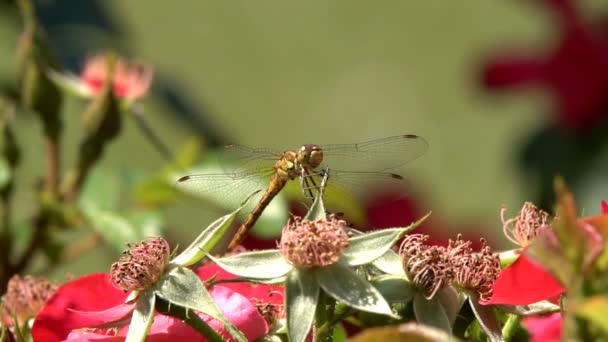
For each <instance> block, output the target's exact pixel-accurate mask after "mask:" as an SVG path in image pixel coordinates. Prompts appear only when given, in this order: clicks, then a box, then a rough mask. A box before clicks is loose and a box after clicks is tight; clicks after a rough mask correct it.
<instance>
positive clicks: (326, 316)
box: [314, 291, 336, 342]
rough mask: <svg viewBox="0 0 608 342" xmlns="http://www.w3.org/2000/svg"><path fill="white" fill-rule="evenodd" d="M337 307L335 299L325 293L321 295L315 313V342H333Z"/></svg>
mask: <svg viewBox="0 0 608 342" xmlns="http://www.w3.org/2000/svg"><path fill="white" fill-rule="evenodd" d="M335 307H336V301H335V299H333V298H331V297H330V296H328V295H327V294H326V293H325V292H323V291H321V293H319V302H318V303H317V311H316V312H315V327H314V341H315V342H331V341H333V335H334V325H335V323H332V322H333V318H334V310H335Z"/></svg>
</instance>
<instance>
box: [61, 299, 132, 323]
mask: <svg viewBox="0 0 608 342" xmlns="http://www.w3.org/2000/svg"><path fill="white" fill-rule="evenodd" d="M133 309H135V302H131V303H122V304H119V305H116V306H113V307H111V308H109V309H107V310H103V311H79V310H73V309H70V308H68V311H71V312H73V313H75V314H77V315H79V316H81V317H82V319H83V320H85V319H90V320H91V322H100V323H109V322H115V321H120V320H123V319H125V318H128V317H130V316H131V312H133ZM96 324H97V323H95V325H96ZM93 326H94V325H93ZM93 326H89V327H93Z"/></svg>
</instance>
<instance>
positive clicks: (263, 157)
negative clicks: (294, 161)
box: [219, 144, 280, 173]
mask: <svg viewBox="0 0 608 342" xmlns="http://www.w3.org/2000/svg"><path fill="white" fill-rule="evenodd" d="M221 152H222V153H221V154H220V156H219V162H220V165H221V167H222V168H223V169H224V171H226V172H228V173H230V172H234V171H235V170H236V172H251V171H252V170H257V169H265V168H270V167H272V165H274V163H276V161H277V160H278V159H279V155H280V152H277V151H275V150H273V149H271V148H257V147H248V146H243V145H238V144H230V145H226V147H225V149H224V150H223V151H221Z"/></svg>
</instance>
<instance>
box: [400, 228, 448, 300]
mask: <svg viewBox="0 0 608 342" xmlns="http://www.w3.org/2000/svg"><path fill="white" fill-rule="evenodd" d="M428 238H429V236H428V235H422V234H412V235H407V236H406V237H405V238H404V239H403V242H402V243H401V247H400V248H399V256H400V257H401V261H402V263H403V270H404V271H405V274H407V276H408V278H409V279H410V280H411V282H412V283H413V284H414V285H415V286H416V287H417V288H419V289H421V290H422V292H423V293H424V296H425V297H426V298H427V299H431V298H433V297H434V296H435V294H436V293H437V291H439V290H440V289H441V288H442V287H443V286H444V285H445V284H446V283H447V281H448V280H449V277H448V272H447V271H448V268H447V255H446V253H445V248H443V247H440V246H428V245H425V244H424V242H425V241H426V240H428Z"/></svg>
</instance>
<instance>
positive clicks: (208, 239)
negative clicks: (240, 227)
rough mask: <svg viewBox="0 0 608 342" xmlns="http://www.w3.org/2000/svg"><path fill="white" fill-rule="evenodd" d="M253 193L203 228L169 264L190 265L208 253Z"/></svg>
mask: <svg viewBox="0 0 608 342" xmlns="http://www.w3.org/2000/svg"><path fill="white" fill-rule="evenodd" d="M253 195H255V193H254V194H251V195H249V197H247V198H246V199H245V202H243V204H241V205H240V206H239V207H238V208H236V210H235V211H233V212H231V213H230V214H228V215H224V216H222V217H220V218H219V219H217V220H215V221H214V222H212V223H211V224H210V225H209V226H207V227H206V228H205V229H203V231H202V232H201V233H200V234H199V235H198V236H197V237H196V239H194V241H193V242H192V243H191V244H190V246H188V247H186V249H184V251H183V252H182V253H180V254H179V255H178V256H176V257H175V258H174V259H173V260H171V264H173V265H181V266H190V265H193V264H195V263H197V262H199V261H200V260H201V259H203V258H204V257H205V255H206V254H207V253H210V252H211V251H212V250H213V248H214V247H215V246H216V245H217V243H218V242H220V241H221V239H222V237H223V235H224V234H225V233H226V232H227V231H228V230H229V229H230V227H231V226H232V223H233V222H234V220H235V219H236V217H237V215H238V214H239V212H240V211H241V210H242V209H243V207H244V206H245V205H246V204H247V202H248V201H249V200H250V199H251V197H252V196H253Z"/></svg>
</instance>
